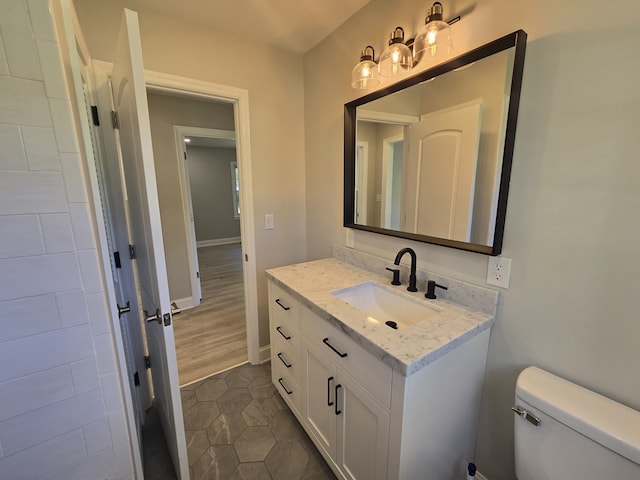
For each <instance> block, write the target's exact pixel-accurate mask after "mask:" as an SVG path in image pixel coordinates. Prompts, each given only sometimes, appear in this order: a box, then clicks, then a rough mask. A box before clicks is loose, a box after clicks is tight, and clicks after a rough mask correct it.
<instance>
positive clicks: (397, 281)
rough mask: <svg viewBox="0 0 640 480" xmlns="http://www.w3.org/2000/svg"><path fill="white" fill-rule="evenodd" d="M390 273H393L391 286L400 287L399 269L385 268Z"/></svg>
mask: <svg viewBox="0 0 640 480" xmlns="http://www.w3.org/2000/svg"><path fill="white" fill-rule="evenodd" d="M386 269H387V270H389V271H390V272H393V280H391V285H402V284H401V283H400V269H399V268H389V267H387V268H386Z"/></svg>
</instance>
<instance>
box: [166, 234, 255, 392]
mask: <svg viewBox="0 0 640 480" xmlns="http://www.w3.org/2000/svg"><path fill="white" fill-rule="evenodd" d="M198 262H199V264H200V284H201V287H202V302H201V303H200V305H199V306H197V307H195V308H191V309H188V310H183V311H182V313H181V314H180V315H177V316H176V317H175V318H174V322H173V332H174V335H175V343H176V356H177V358H178V376H179V378H180V385H181V386H184V385H188V384H190V383H193V382H195V381H197V380H201V379H203V378H206V377H209V376H211V375H213V374H215V373H218V372H221V371H223V370H226V369H228V368H231V367H234V366H236V365H240V364H242V363H244V362H246V361H247V331H246V325H245V314H244V282H243V276H242V248H241V244H240V243H233V244H229V245H216V246H212V247H202V248H199V249H198Z"/></svg>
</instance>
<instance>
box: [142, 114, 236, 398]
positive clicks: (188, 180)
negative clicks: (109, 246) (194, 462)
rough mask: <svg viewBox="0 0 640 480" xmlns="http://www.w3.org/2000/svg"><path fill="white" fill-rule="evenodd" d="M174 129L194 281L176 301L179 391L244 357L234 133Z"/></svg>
mask: <svg viewBox="0 0 640 480" xmlns="http://www.w3.org/2000/svg"><path fill="white" fill-rule="evenodd" d="M150 110H152V111H153V109H152V108H151V109H150ZM152 118H153V113H152ZM174 130H175V138H176V147H177V150H176V151H177V157H178V163H179V165H180V166H181V167H182V168H180V183H181V190H182V199H183V208H184V212H183V214H184V225H185V234H186V238H187V248H188V250H189V254H188V257H189V267H190V278H191V280H192V288H191V290H192V298H191V299H190V300H188V299H187V300H185V299H180V300H177V302H181V304H179V306H180V307H181V308H182V313H181V314H180V316H178V317H176V319H175V321H174V332H175V340H176V342H175V343H176V356H177V359H178V375H179V380H180V385H181V387H183V386H185V385H189V384H191V383H194V382H197V381H199V380H202V379H203V378H206V377H209V376H211V375H213V374H215V373H218V372H220V371H223V370H227V369H229V368H232V367H234V366H237V365H240V364H243V363H246V362H247V358H248V357H247V347H246V345H247V341H246V339H247V331H246V326H245V308H244V303H245V302H244V279H243V271H242V236H241V230H240V217H241V207H240V181H239V178H240V171H239V167H238V161H237V153H236V141H235V133H234V131H232V130H217V129H207V128H201V127H195V128H194V127H185V126H175V127H174Z"/></svg>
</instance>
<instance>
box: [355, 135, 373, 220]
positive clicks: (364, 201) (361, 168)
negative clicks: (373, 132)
mask: <svg viewBox="0 0 640 480" xmlns="http://www.w3.org/2000/svg"><path fill="white" fill-rule="evenodd" d="M369 193H370V192H369V142H363V141H358V143H357V146H356V199H355V200H356V223H360V224H362V225H368V224H369V222H368V221H367V207H368V202H369ZM360 217H362V218H360Z"/></svg>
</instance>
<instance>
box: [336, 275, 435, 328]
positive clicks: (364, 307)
mask: <svg viewBox="0 0 640 480" xmlns="http://www.w3.org/2000/svg"><path fill="white" fill-rule="evenodd" d="M331 294H332V295H333V296H335V297H337V298H339V299H340V300H342V301H343V302H346V303H348V304H349V305H351V306H353V307H355V308H357V309H358V310H361V311H363V312H364V313H365V314H366V315H367V319H368V321H369V322H371V323H379V324H383V325H384V324H386V325H388V326H390V327H391V328H405V327H409V326H411V325H415V324H416V323H418V322H421V321H423V320H425V319H427V318H429V317H431V316H432V315H436V314H438V313H439V312H440V310H439V309H437V308H434V307H432V306H430V305H427V304H426V303H424V302H420V301H419V300H417V299H413V298H411V297H409V296H408V295H403V294H401V293H399V292H396V291H395V290H393V289H392V288H389V287H385V286H383V285H380V284H379V283H376V282H364V283H359V284H358V285H354V286H352V287H347V288H342V289H340V290H334V291H333V292H331Z"/></svg>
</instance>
